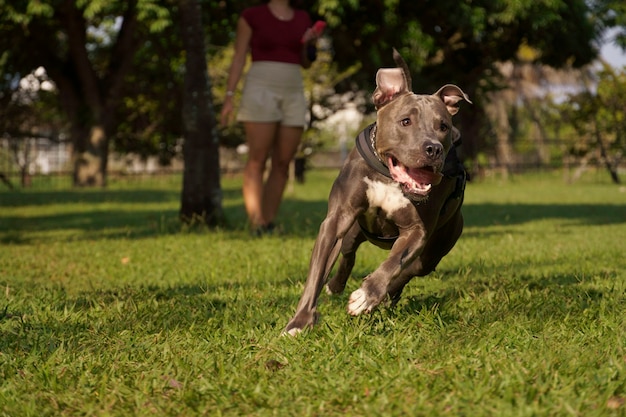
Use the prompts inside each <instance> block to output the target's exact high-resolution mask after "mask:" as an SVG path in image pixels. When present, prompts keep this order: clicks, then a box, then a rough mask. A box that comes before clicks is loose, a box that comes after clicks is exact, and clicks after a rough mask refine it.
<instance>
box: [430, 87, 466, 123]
mask: <svg viewBox="0 0 626 417" xmlns="http://www.w3.org/2000/svg"><path fill="white" fill-rule="evenodd" d="M433 95H434V96H438V97H439V98H440V99H441V101H443V103H444V104H445V105H446V107H447V108H448V112H449V113H450V114H451V115H453V116H454V115H455V114H457V113H458V111H459V101H461V100H465V101H467V102H468V103H470V104H472V100H470V99H469V97H468V95H467V94H465V93H464V92H463V90H461V89H460V88H459V87H457V86H456V85H454V84H446V85H444V86H443V87H441V88H440V89H439V90H438V91H437V92H436V93H435V94H433Z"/></svg>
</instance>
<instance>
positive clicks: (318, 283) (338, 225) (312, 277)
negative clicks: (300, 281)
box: [283, 215, 354, 336]
mask: <svg viewBox="0 0 626 417" xmlns="http://www.w3.org/2000/svg"><path fill="white" fill-rule="evenodd" d="M352 223H354V218H353V217H349V218H348V217H341V216H339V215H335V216H328V217H327V218H326V220H324V221H323V222H322V224H321V226H320V231H319V234H318V236H317V240H316V241H315V246H314V247H313V253H312V255H311V263H310V265H309V274H308V276H307V279H306V282H305V284H304V292H303V293H302V297H300V302H299V303H298V307H297V309H296V314H295V315H294V316H293V318H292V319H291V320H290V321H289V323H288V324H287V327H285V330H284V331H283V333H288V334H290V335H292V336H294V335H296V334H297V333H299V332H300V331H302V330H303V329H304V328H305V327H311V326H313V325H314V324H315V323H316V321H317V318H318V313H317V311H316V307H317V299H318V298H319V295H320V292H321V291H322V287H323V286H324V283H325V282H326V280H327V279H328V275H329V274H330V270H331V269H332V267H333V265H334V264H335V261H336V260H337V257H338V256H339V251H340V249H341V241H342V237H343V236H344V235H345V233H346V230H347V229H349V228H350V226H351V225H352Z"/></svg>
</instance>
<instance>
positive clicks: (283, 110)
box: [237, 61, 307, 127]
mask: <svg viewBox="0 0 626 417" xmlns="http://www.w3.org/2000/svg"><path fill="white" fill-rule="evenodd" d="M306 111H307V107H306V99H305V97H304V84H303V82H302V72H301V69H300V65H296V64H287V63H283V62H270V61H256V62H253V63H252V65H251V66H250V70H249V71H248V74H247V75H246V80H245V83H244V87H243V94H242V97H241V104H240V106H239V111H238V113H237V120H238V121H240V122H280V123H281V124H282V125H284V126H298V127H300V126H302V127H304V126H305V124H306Z"/></svg>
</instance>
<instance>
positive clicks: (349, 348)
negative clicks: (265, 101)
mask: <svg viewBox="0 0 626 417" xmlns="http://www.w3.org/2000/svg"><path fill="white" fill-rule="evenodd" d="M332 178H333V173H331V172H317V171H313V172H310V173H309V174H308V178H307V182H306V183H305V184H303V185H298V184H294V185H292V187H291V188H290V190H289V191H288V193H287V195H286V199H285V202H284V204H283V206H282V209H281V217H280V223H281V227H282V229H283V231H284V233H283V235H282V236H277V237H268V238H262V239H255V238H251V237H250V235H249V234H248V232H247V230H246V227H245V214H244V210H243V207H242V200H241V195H240V191H239V187H240V183H239V180H238V178H226V179H224V181H223V186H224V195H225V200H224V207H225V210H226V212H227V215H228V217H229V221H230V224H231V226H230V228H226V229H224V230H217V231H207V230H202V229H197V228H194V229H188V228H185V227H182V226H181V225H180V224H179V223H178V220H177V219H178V208H179V197H180V196H179V190H178V187H179V184H180V182H179V181H178V180H171V181H170V182H161V183H154V184H142V183H140V182H137V183H136V184H135V186H134V187H130V186H128V185H126V184H123V183H120V184H115V183H114V184H112V185H111V187H110V188H109V189H107V190H106V191H85V190H67V189H64V190H45V189H37V190H26V191H19V192H18V191H15V192H7V191H4V192H1V193H0V242H2V247H1V250H0V415H6V416H34V415H37V416H42V415H68V416H69V415H71V416H74V415H116V416H128V415H211V416H213V415H258V416H265V415H268V416H269V415H278V416H283V415H298V416H300V415H324V416H326V415H329V416H333V415H336V416H339V415H342V416H343V415H360V416H364V415H424V416H431V415H453V416H458V415H468V416H470V415H471V416H480V415H484V416H495V415H497V416H505V415H520V416H522V415H584V416H596V415H597V416H604V415H623V414H624V413H625V412H626V405H625V404H624V402H625V400H626V273H625V272H624V271H626V260H625V259H626V258H625V257H624V252H625V249H626V240H625V238H624V236H626V191H625V190H624V189H623V188H620V187H619V186H615V185H613V184H610V183H609V181H608V179H605V177H604V176H602V175H594V176H592V177H585V178H584V180H583V181H581V182H578V183H575V184H571V185H567V184H565V183H564V181H563V179H562V176H561V175H552V174H541V175H526V176H519V177H514V178H513V179H512V180H507V181H504V180H502V179H500V178H488V179H486V180H485V181H483V182H475V183H471V184H469V185H468V188H467V192H466V200H465V209H464V213H465V219H466V227H465V231H464V235H463V236H462V238H461V240H460V241H459V243H458V244H457V246H456V247H455V248H454V249H453V251H452V252H451V253H450V255H449V256H448V257H446V258H445V259H444V260H443V261H442V263H441V265H440V267H439V268H438V271H436V272H435V273H434V274H432V275H431V276H429V277H426V278H423V279H415V280H413V281H412V282H411V283H410V284H409V286H408V287H407V289H406V291H405V294H404V297H403V299H402V300H401V302H400V303H399V305H398V306H397V308H395V309H393V310H390V309H387V308H382V309H380V310H379V311H376V312H375V313H373V314H371V315H367V316H363V317H357V318H352V317H349V316H348V315H347V314H346V312H345V305H346V301H347V295H348V294H349V292H350V291H352V290H354V289H356V288H357V286H358V285H359V281H360V279H361V278H362V277H363V276H365V275H367V274H368V273H369V272H370V271H371V270H373V269H374V268H376V266H377V265H378V264H379V263H380V262H381V260H382V259H384V257H385V255H386V253H385V252H384V251H380V250H378V249H376V248H374V247H372V246H370V245H363V247H362V249H361V250H360V251H359V255H358V259H357V265H356V267H355V270H354V273H353V275H354V277H355V279H352V280H350V281H349V283H348V289H347V291H346V294H344V295H341V296H337V297H329V296H327V295H323V296H322V297H321V299H320V311H321V313H322V319H321V322H320V324H319V325H318V326H317V327H316V328H315V329H313V330H312V331H308V332H305V333H304V334H302V335H300V336H299V337H297V338H284V337H280V336H279V335H280V332H281V330H282V328H283V327H284V326H285V324H286V323H287V321H288V319H289V318H290V315H291V314H293V312H294V310H295V306H296V304H297V301H298V298H299V296H300V293H301V290H302V286H303V283H304V280H305V278H306V272H307V267H308V262H309V256H310V251H311V248H312V246H313V242H314V239H315V235H316V233H317V228H318V226H319V223H320V221H321V220H322V219H323V217H324V214H325V209H326V196H327V194H328V190H329V187H330V183H331V181H332Z"/></svg>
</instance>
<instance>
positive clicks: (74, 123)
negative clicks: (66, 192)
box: [45, 0, 139, 187]
mask: <svg viewBox="0 0 626 417" xmlns="http://www.w3.org/2000/svg"><path fill="white" fill-rule="evenodd" d="M124 5H125V11H124V14H123V19H122V25H121V27H120V30H119V32H118V34H117V37H116V38H115V42H114V43H113V45H112V46H111V55H110V62H109V63H108V64H107V65H106V67H105V69H104V71H102V68H99V70H97V69H96V66H95V65H94V64H93V63H92V62H91V58H90V56H89V51H88V50H87V38H88V36H87V30H88V27H87V21H86V19H85V18H84V16H83V12H82V11H81V9H80V8H79V7H78V6H77V4H76V2H75V1H72V0H64V1H63V2H62V3H60V7H59V8H57V9H56V10H55V13H56V15H57V17H58V18H59V21H60V22H61V25H62V28H63V30H64V31H65V33H66V36H67V51H66V55H64V56H60V57H50V58H49V59H50V61H49V62H48V63H46V65H45V67H46V70H47V71H48V74H50V77H51V78H52V79H53V80H54V81H55V83H56V85H57V87H58V89H59V92H60V97H61V103H62V106H63V108H64V110H65V112H66V114H67V116H68V120H69V122H70V125H71V131H70V135H71V141H72V145H73V147H72V161H73V165H74V175H73V180H74V186H79V187H94V186H100V187H104V186H106V172H107V163H108V154H109V135H110V134H111V133H112V131H113V130H114V126H115V120H114V119H113V118H114V109H115V107H116V106H117V105H118V104H119V102H120V100H121V96H122V85H123V82H124V77H125V76H126V74H128V72H129V71H130V69H131V66H132V62H133V58H134V54H135V51H136V50H137V48H138V46H139V43H138V41H137V38H136V36H135V33H136V31H137V8H136V6H137V0H128V1H127V2H125V3H124Z"/></svg>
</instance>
